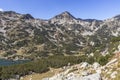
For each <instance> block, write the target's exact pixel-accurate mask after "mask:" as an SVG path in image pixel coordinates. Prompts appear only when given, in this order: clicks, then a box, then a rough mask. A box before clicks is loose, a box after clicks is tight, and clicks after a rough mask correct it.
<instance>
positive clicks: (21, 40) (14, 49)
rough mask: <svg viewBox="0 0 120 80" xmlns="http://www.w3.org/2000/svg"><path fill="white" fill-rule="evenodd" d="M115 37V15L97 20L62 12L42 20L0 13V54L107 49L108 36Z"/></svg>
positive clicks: (118, 32)
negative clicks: (80, 17)
mask: <svg viewBox="0 0 120 80" xmlns="http://www.w3.org/2000/svg"><path fill="white" fill-rule="evenodd" d="M119 36H120V21H119V16H116V17H113V18H110V19H107V20H104V21H101V20H95V19H78V18H75V17H73V16H72V15H71V14H70V13H69V12H63V13H62V14H60V15H57V16H55V17H53V18H51V19H50V20H42V19H35V18H33V17H32V16H31V15H30V14H19V13H16V12H13V11H5V12H0V54H1V56H4V57H5V56H6V57H8V56H12V57H13V56H22V57H25V56H35V57H36V54H37V56H48V55H51V54H56V53H58V54H75V53H80V54H82V53H83V54H85V53H87V54H89V53H95V52H96V51H98V50H99V53H102V52H108V51H109V47H110V48H111V46H110V44H109V43H110V40H111V38H112V37H119ZM118 45H119V44H118ZM118 45H115V46H118ZM101 46H102V47H101ZM115 46H114V47H115ZM112 48H113V47H112ZM106 50H107V51H106Z"/></svg>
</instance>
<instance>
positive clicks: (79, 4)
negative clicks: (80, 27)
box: [0, 0, 120, 20]
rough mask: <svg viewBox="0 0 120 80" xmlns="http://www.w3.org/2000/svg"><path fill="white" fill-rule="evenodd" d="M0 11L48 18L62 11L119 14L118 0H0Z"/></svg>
mask: <svg viewBox="0 0 120 80" xmlns="http://www.w3.org/2000/svg"><path fill="white" fill-rule="evenodd" d="M0 11H15V12H17V13H22V14H27V13H29V14H31V15H32V16H33V17H35V18H41V19H50V18H52V17H53V16H55V15H57V14H60V13H62V12H64V11H68V12H70V13H71V14H72V15H73V16H75V17H76V18H82V19H89V18H91V19H100V20H103V19H107V18H111V17H113V16H116V15H118V14H120V0H0Z"/></svg>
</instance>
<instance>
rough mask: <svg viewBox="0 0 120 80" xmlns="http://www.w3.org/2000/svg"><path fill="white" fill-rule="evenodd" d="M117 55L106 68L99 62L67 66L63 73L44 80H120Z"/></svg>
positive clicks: (119, 62) (119, 56) (119, 59)
mask: <svg viewBox="0 0 120 80" xmlns="http://www.w3.org/2000/svg"><path fill="white" fill-rule="evenodd" d="M116 55H117V57H114V58H112V59H111V60H110V61H109V62H108V63H107V64H106V65H104V66H101V65H100V64H99V63H97V62H94V63H93V64H92V65H90V64H89V63H87V62H82V63H80V64H77V65H74V66H66V67H64V68H63V71H62V72H60V73H58V74H55V75H54V76H53V77H50V78H43V79H42V80H119V79H120V53H116Z"/></svg>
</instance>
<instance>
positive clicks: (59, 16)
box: [54, 11, 75, 20]
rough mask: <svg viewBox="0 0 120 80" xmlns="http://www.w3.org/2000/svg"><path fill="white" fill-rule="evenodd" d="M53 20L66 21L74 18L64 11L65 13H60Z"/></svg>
mask: <svg viewBox="0 0 120 80" xmlns="http://www.w3.org/2000/svg"><path fill="white" fill-rule="evenodd" d="M54 18H56V19H67V20H71V19H75V17H74V16H73V15H71V14H70V13H69V12H68V11H65V12H62V13H61V14H59V15H56V16H55V17H54Z"/></svg>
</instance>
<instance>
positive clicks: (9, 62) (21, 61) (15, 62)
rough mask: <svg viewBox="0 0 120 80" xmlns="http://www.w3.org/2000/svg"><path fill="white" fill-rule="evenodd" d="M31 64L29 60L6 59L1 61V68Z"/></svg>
mask: <svg viewBox="0 0 120 80" xmlns="http://www.w3.org/2000/svg"><path fill="white" fill-rule="evenodd" d="M26 62H29V60H16V61H13V60H5V59H0V66H9V65H14V64H22V63H26Z"/></svg>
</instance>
